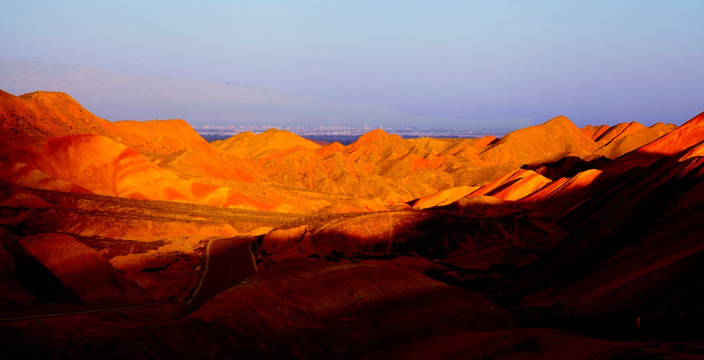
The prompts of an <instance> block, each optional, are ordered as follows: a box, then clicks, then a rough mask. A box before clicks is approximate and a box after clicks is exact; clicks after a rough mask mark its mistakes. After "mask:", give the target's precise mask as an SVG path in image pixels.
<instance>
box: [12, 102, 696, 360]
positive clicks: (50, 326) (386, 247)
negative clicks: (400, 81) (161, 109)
mask: <svg viewBox="0 0 704 360" xmlns="http://www.w3.org/2000/svg"><path fill="white" fill-rule="evenodd" d="M702 129H704V115H699V116H697V117H695V118H693V119H692V120H690V121H688V122H686V123H685V124H683V125H682V126H680V127H673V126H672V125H665V124H662V123H658V124H655V125H653V126H651V127H645V126H643V125H641V124H638V123H635V122H632V123H623V124H617V125H614V126H605V125H604V126H587V127H585V128H583V129H578V128H577V127H576V126H574V124H572V123H571V122H570V121H569V120H568V119H567V118H565V117H557V118H554V119H552V120H550V121H548V122H546V123H544V124H541V125H537V126H533V127H530V128H526V129H521V130H517V131H514V132H512V133H509V134H507V135H506V136H503V137H502V138H495V137H484V138H479V139H434V138H418V139H410V140H407V139H403V138H401V137H399V136H396V135H392V134H388V133H386V132H384V131H382V130H374V131H372V132H370V133H367V134H365V135H363V136H361V137H360V138H359V139H358V140H357V141H355V142H353V143H351V144H350V145H347V146H344V145H341V144H339V143H333V144H329V145H326V146H320V145H318V144H316V143H314V142H311V141H309V140H306V139H304V138H301V137H299V136H298V135H295V134H292V133H289V132H286V131H279V130H273V129H272V130H269V131H266V132H264V133H262V134H253V133H244V134H239V135H236V136H234V137H232V138H230V139H226V140H223V141H220V142H215V143H213V144H209V143H207V142H205V140H203V139H202V138H200V137H199V136H198V135H197V134H196V133H195V132H194V131H193V129H192V128H191V127H190V126H189V125H188V124H186V123H185V122H183V121H180V120H167V121H149V122H134V121H127V122H118V123H111V122H108V121H105V120H103V119H99V118H97V117H95V116H94V115H92V114H90V113H89V112H88V111H87V110H85V109H83V108H82V107H81V106H80V105H79V104H78V103H76V102H75V101H74V100H73V99H71V98H70V97H69V96H68V95H66V94H61V93H43V92H37V93H32V94H27V95H23V96H21V97H15V96H12V95H10V94H7V93H0V130H1V132H0V137H2V141H3V142H2V144H3V146H2V147H0V240H2V241H1V242H0V280H2V281H0V302H1V303H3V305H4V307H3V309H5V310H3V311H5V313H8V312H9V313H12V312H13V311H14V310H12V309H16V308H18V307H24V308H23V309H24V310H26V311H28V312H26V313H32V312H34V313H33V314H35V315H37V314H38V315H39V316H40V317H42V316H46V315H47V314H46V313H42V311H44V312H48V311H49V310H47V309H54V310H56V309H61V310H62V311H64V310H65V309H66V307H65V306H66V304H54V303H62V302H63V303H65V302H68V303H69V305H70V306H72V307H73V309H79V310H86V309H88V308H90V309H97V310H98V311H99V312H97V313H90V314H82V315H63V316H61V317H60V318H58V317H57V318H51V317H49V318H38V319H32V320H18V319H16V317H17V316H15V315H17V314H16V313H15V314H14V315H13V314H10V315H13V316H15V320H12V321H10V320H8V319H7V317H8V316H6V317H5V318H4V320H3V319H0V322H2V325H3V326H0V338H3V339H6V340H5V342H3V347H2V349H3V355H6V354H9V357H20V356H22V357H43V358H47V357H49V358H52V357H60V356H74V357H97V356H103V355H104V354H106V353H109V354H114V356H116V357H122V358H128V357H129V358H131V357H165V356H170V357H174V356H175V357H185V356H193V357H232V354H237V355H239V356H241V357H245V358H248V357H270V358H291V357H293V358H296V357H298V358H353V357H361V356H368V357H370V358H375V357H381V358H384V357H394V358H397V357H398V358H412V357H440V358H442V357H457V358H465V357H468V356H477V357H487V358H492V357H502V356H508V357H510V356H514V357H515V356H517V357H531V356H532V357H536V358H551V357H552V358H562V357H564V356H565V354H568V355H570V354H571V355H575V356H583V357H585V358H589V357H597V358H599V357H604V358H608V357H613V356H616V357H618V356H621V357H624V358H625V357H628V358H630V357H634V356H635V357H637V356H643V357H647V356H651V357H666V356H672V357H676V358H680V357H686V356H688V355H692V356H699V355H701V353H702V349H704V344H702V343H701V336H699V334H701V333H703V332H704V328H703V326H702V324H704V310H702V305H701V304H702V303H704V297H703V296H702V294H703V293H704V292H703V291H702V289H703V288H704V282H703V281H702V280H701V276H700V274H701V273H702V271H703V270H704V269H703V268H702V265H701V264H702V263H704V262H703V261H702V260H704V247H703V246H702V245H701V244H702V242H701V238H702V231H701V226H700V224H701V223H702V221H704V213H703V210H702V209H704V185H702V184H704V181H702V180H703V179H704V157H703V156H704V130H702ZM235 237H237V238H238V239H237V243H238V244H239V245H238V246H233V247H228V244H229V245H231V243H230V242H229V241H230V240H232V239H231V238H235ZM213 241H214V242H213ZM209 244H216V245H215V248H216V249H218V251H217V252H216V253H217V254H218V255H217V256H216V257H215V258H211V257H208V254H209V252H208V246H209ZM225 248H227V249H225ZM233 251H234V252H233ZM213 259H215V260H213ZM233 259H239V260H238V261H239V262H240V263H247V264H248V265H250V267H248V268H247V274H249V273H250V272H251V271H252V269H253V268H254V266H251V265H252V264H249V261H250V259H255V260H256V265H257V268H258V269H259V271H258V272H256V273H255V274H254V275H252V276H251V277H250V278H239V277H237V278H235V279H232V278H231V277H232V275H231V274H233V273H237V272H236V271H234V269H237V266H239V265H235V266H233V262H232V261H233ZM243 260H244V261H243ZM209 261H215V264H214V266H212V267H210V269H211V270H212V269H219V270H216V271H210V272H208V271H206V267H207V266H208V264H209ZM210 265H213V263H210ZM208 273H210V275H208ZM213 275H214V276H216V278H215V279H216V280H217V281H215V282H212V281H211V280H212V279H213V278H212V277H208V276H213ZM245 276H246V275H245ZM223 278H224V279H223ZM203 279H205V281H207V283H208V284H210V283H222V284H223V285H222V286H220V285H218V286H216V287H209V286H206V288H208V289H209V290H208V291H209V292H210V294H209V296H208V299H210V300H208V301H206V300H202V301H201V300H198V301H194V302H191V303H187V301H188V300H189V299H204V298H203V297H199V296H198V294H197V289H198V284H199V283H200V281H201V280H203ZM220 280H222V281H220ZM228 287H230V288H229V289H226V288H228ZM223 290H224V291H223ZM216 293H219V295H217V296H215V297H214V298H212V299H211V298H210V295H215V294H216ZM86 302H90V303H92V304H88V305H86V304H85V303H86ZM123 302H133V303H141V304H151V305H149V306H148V307H139V308H130V309H121V310H119V311H118V310H115V309H111V310H114V311H111V312H109V313H104V312H102V311H103V310H100V309H105V308H110V307H112V305H109V304H114V303H123ZM10 305H12V306H10ZM30 305H31V306H30ZM13 306H14V307H13ZM119 306H122V305H119ZM8 309H9V310H8ZM3 311H0V315H2V314H3ZM49 315H55V314H49ZM636 321H638V322H636ZM637 324H640V328H638V327H637V326H638V325H637ZM587 336H588V337H587ZM596 338H599V339H596ZM37 339H40V341H39V342H41V345H42V346H35V345H36V344H37V342H38V341H37ZM76 343H79V344H80V345H81V346H79V347H77V346H75V344H76ZM5 345H7V346H5ZM30 345H31V346H30ZM28 349H29V350H28ZM574 349H578V350H579V351H574Z"/></svg>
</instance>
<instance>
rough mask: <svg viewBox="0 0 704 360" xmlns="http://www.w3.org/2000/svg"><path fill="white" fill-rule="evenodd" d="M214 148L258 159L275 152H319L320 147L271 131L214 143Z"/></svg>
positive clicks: (293, 135) (297, 137)
mask: <svg viewBox="0 0 704 360" xmlns="http://www.w3.org/2000/svg"><path fill="white" fill-rule="evenodd" d="M213 146H215V147H216V148H218V149H220V150H222V151H224V152H227V153H229V154H232V155H235V156H240V157H249V158H256V157H258V156H260V155H263V154H265V153H268V152H271V151H275V150H288V149H292V148H302V149H308V150H317V149H319V148H320V145H318V144H316V143H314V142H312V141H310V140H307V139H304V138H302V137H300V136H298V135H296V134H293V133H291V132H288V131H285V130H276V129H269V130H267V131H265V132H263V133H261V134H257V135H255V134H253V133H251V132H244V133H240V134H237V135H235V136H233V137H231V138H229V139H225V140H218V141H214V142H213Z"/></svg>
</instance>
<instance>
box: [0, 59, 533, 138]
mask: <svg viewBox="0 0 704 360" xmlns="http://www.w3.org/2000/svg"><path fill="white" fill-rule="evenodd" d="M0 89H2V90H4V91H7V92H10V93H12V94H15V95H21V94H24V93H29V92H33V91H37V90H48V91H61V92H66V93H69V94H71V96H73V97H74V98H75V99H76V100H78V101H79V102H80V103H81V104H83V105H84V106H86V107H87V108H88V109H90V110H91V111H92V112H93V113H95V114H96V115H98V116H100V117H102V118H106V119H108V120H111V121H116V120H148V119H155V118H157V119H172V118H178V119H184V120H186V121H187V122H189V123H190V124H192V125H206V124H213V125H222V124H248V125H249V124H269V125H271V126H281V125H291V124H295V125H344V126H359V127H361V126H363V125H365V124H366V125H369V126H371V127H379V126H384V127H400V126H413V127H432V128H461V129H492V130H514V129H517V128H521V127H525V126H528V125H529V122H530V121H529V119H495V120H466V119H453V118H443V117H430V116H419V115H411V114H405V113H402V112H399V111H397V110H396V109H394V108H392V107H388V106H377V105H360V104H343V103H336V102H331V101H325V100H321V99H316V98H312V97H307V96H299V95H293V94H290V93H287V92H284V91H280V90H264V89H260V88H254V87H248V86H242V85H233V84H231V83H223V84H219V83H210V82H196V81H190V80H184V79H175V78H169V77H157V76H144V75H129V74H122V73H117V72H112V71H107V70H102V69H96V68H90V67H84V66H77V65H65V64H49V63H43V62H36V61H26V60H13V59H5V58H0Z"/></svg>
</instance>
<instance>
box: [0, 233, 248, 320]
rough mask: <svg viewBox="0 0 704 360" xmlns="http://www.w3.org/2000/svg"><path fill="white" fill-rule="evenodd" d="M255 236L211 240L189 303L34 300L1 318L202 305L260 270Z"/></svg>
mask: <svg viewBox="0 0 704 360" xmlns="http://www.w3.org/2000/svg"><path fill="white" fill-rule="evenodd" d="M253 240H254V239H253V238H251V237H233V238H221V239H214V240H212V241H210V243H208V249H207V251H206V261H205V264H206V265H205V272H204V273H203V276H202V277H201V280H200V283H198V286H197V287H196V290H195V291H194V294H193V297H192V298H191V299H190V300H189V301H188V302H186V303H170V304H164V303H158V304H142V305H115V304H83V303H63V304H33V305H29V306H27V307H23V309H17V310H15V311H12V312H11V313H4V314H0V322H4V321H15V320H26V319H36V318H45V317H57V316H70V315H79V314H89V313H97V312H108V311H122V310H134V309H146V308H155V307H184V306H186V307H189V308H191V309H194V308H198V307H200V306H201V305H203V304H204V303H205V302H207V301H208V300H210V299H212V298H213V297H215V296H216V295H217V294H219V293H221V292H223V291H225V290H227V289H229V288H231V287H232V286H235V285H237V284H239V283H242V282H243V281H244V280H246V279H247V278H249V277H250V276H251V275H252V274H253V273H254V272H256V271H257V263H256V261H255V260H254V254H253V253H252V250H251V243H252V241H253Z"/></svg>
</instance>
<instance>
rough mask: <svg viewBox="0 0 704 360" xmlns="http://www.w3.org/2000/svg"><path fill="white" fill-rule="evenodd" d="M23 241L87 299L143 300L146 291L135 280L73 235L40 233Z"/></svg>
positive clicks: (25, 246)
mask: <svg viewBox="0 0 704 360" xmlns="http://www.w3.org/2000/svg"><path fill="white" fill-rule="evenodd" d="M21 243H22V246H24V248H25V249H27V251H29V252H30V253H31V254H32V256H34V257H35V258H36V259H37V260H39V262H41V263H42V265H44V266H46V267H47V268H48V269H49V270H51V272H52V273H53V274H54V275H56V277H58V278H59V280H61V282H62V283H64V284H65V285H66V286H68V287H69V288H70V289H71V290H73V292H74V293H76V294H77V295H78V296H79V297H80V298H81V300H82V301H84V302H88V303H101V302H127V303H130V302H132V303H135V302H141V301H143V299H144V291H143V290H142V289H141V288H140V287H139V286H138V285H137V284H136V283H134V282H133V281H131V280H128V279H127V278H125V277H124V276H123V275H122V274H120V273H119V272H118V271H117V270H116V269H115V268H113V267H112V266H110V264H109V263H108V261H107V260H105V258H103V257H102V256H101V255H100V254H99V253H98V252H96V251H95V250H93V249H91V248H89V247H87V246H85V245H83V244H81V243H80V242H78V241H77V240H76V239H75V238H73V237H72V236H69V235H64V234H40V235H36V236H32V237H29V238H25V239H22V241H21Z"/></svg>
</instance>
